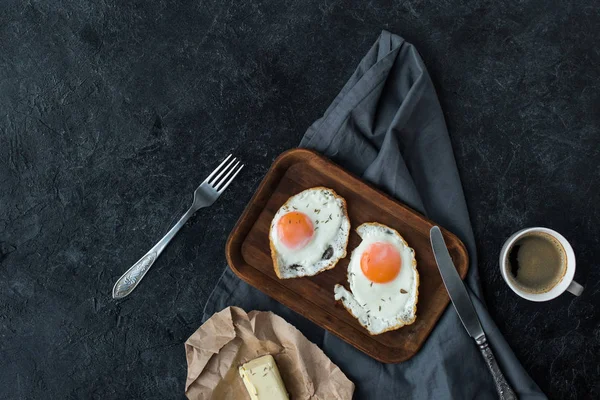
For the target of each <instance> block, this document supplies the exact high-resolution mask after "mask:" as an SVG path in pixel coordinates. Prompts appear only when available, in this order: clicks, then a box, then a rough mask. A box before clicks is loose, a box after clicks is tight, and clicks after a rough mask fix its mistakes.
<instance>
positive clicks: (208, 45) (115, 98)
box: [0, 0, 600, 399]
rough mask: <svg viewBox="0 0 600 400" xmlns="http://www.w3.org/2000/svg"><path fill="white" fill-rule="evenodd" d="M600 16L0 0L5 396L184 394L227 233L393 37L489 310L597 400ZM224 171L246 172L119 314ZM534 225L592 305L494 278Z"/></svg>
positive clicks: (338, 1)
mask: <svg viewBox="0 0 600 400" xmlns="http://www.w3.org/2000/svg"><path fill="white" fill-rule="evenodd" d="M596 4H597V2H596V1H594V0H588V1H546V0H537V1H467V0H460V1H444V0H432V1H419V0H416V1H396V2H392V1H387V2H376V1H370V2H367V1H360V0H358V1H342V0H331V1H313V0H299V1H295V2H291V1H290V2H285V3H284V2H281V1H257V2H249V1H239V0H208V1H194V2H182V1H173V0H163V1H151V2H146V1H117V0H105V1H91V0H78V1H59V0H41V1H36V0H31V1H28V2H24V1H19V0H8V1H7V0H4V1H2V2H1V3H0V398H3V399H5V398H8V399H33V398H40V399H41V398H49V399H71V398H86V399H87V398H93V399H100V398H101V399H125V398H131V399H133V398H136V399H137V398H145V399H166V398H181V397H182V393H183V387H184V382H185V373H186V363H185V356H184V347H183V342H184V341H185V339H186V338H187V337H188V336H189V335H190V334H191V333H192V332H193V331H194V330H195V329H196V328H197V327H198V325H199V324H200V320H201V316H202V308H203V305H204V302H205V300H206V298H207V296H208V295H209V293H210V291H211V289H212V287H213V285H214V284H215V282H216V280H217V279H218V277H219V275H220V273H221V271H222V269H223V267H224V265H225V260H224V255H223V247H224V243H225V239H226V236H227V234H228V232H229V231H230V229H231V228H232V227H233V225H234V223H235V221H236V219H237V217H238V216H239V215H240V213H241V212H242V210H243V208H244V206H245V204H246V203H247V202H248V200H249V198H250V196H251V195H252V192H253V190H254V189H255V188H256V186H257V184H258V182H259V181H260V179H261V178H262V176H263V175H264V173H265V172H266V170H267V168H268V166H269V165H270V163H271V162H272V160H273V159H274V158H275V157H276V156H277V155H278V154H279V153H280V152H282V151H284V150H286V149H288V148H290V147H293V146H295V145H296V144H297V143H298V142H299V140H300V138H301V136H302V134H303V132H304V130H305V129H306V128H307V127H308V125H309V124H310V123H311V122H312V121H313V120H315V119H316V118H318V117H319V116H320V114H321V113H322V112H323V111H324V110H325V108H326V107H327V106H328V104H329V103H330V101H331V100H332V99H333V98H334V96H335V95H336V94H337V92H338V90H339V89H340V88H341V87H342V85H343V84H344V82H345V81H346V79H347V78H348V77H349V76H350V74H351V73H352V72H353V70H354V68H355V66H356V65H357V63H358V62H359V61H360V59H361V57H362V56H363V54H364V53H365V52H366V51H367V50H368V49H369V47H370V46H371V44H372V43H373V42H374V41H375V39H376V38H377V36H378V35H379V32H380V30H381V29H382V28H386V29H389V30H391V31H392V32H394V33H398V34H400V35H403V36H404V37H405V38H406V39H407V40H409V41H410V42H412V43H414V44H415V45H416V46H417V47H418V49H419V50H420V52H421V54H422V56H423V58H424V60H425V62H426V64H427V65H428V67H429V70H430V73H431V75H432V77H433V79H434V82H435V84H436V87H437V90H438V93H439V97H440V101H441V103H442V106H443V108H444V111H445V115H446V118H447V122H448V125H449V129H450V132H451V136H452V142H453V144H454V148H455V153H456V158H457V161H458V165H459V169H460V172H461V175H462V179H463V185H464V188H465V192H466V196H467V200H468V204H469V207H470V211H471V218H472V221H473V225H474V230H475V234H476V237H477V244H478V247H479V256H480V269H481V277H482V285H483V289H484V293H485V298H486V300H487V302H488V304H489V307H490V309H491V312H492V315H493V316H494V317H495V318H496V321H497V323H498V325H499V326H500V328H501V329H502V331H503V332H504V334H505V335H506V338H507V340H508V341H509V343H510V344H511V345H512V346H513V349H514V350H515V352H516V354H517V355H518V356H519V358H520V359H521V361H522V362H523V364H524V366H525V368H526V369H527V370H528V371H529V373H530V374H531V375H532V377H533V378H534V379H535V380H536V382H537V383H538V384H539V386H540V387H541V388H542V389H543V390H544V391H545V392H546V393H548V395H549V397H550V398H554V399H575V398H597V397H598V396H600V387H599V384H598V382H600V325H599V321H600V306H599V300H600V283H599V280H600V272H599V263H598V258H599V252H598V249H599V247H598V241H599V239H600V233H599V231H598V225H599V224H600V211H599V210H600V209H599V207H598V204H599V203H600V189H599V187H598V178H599V176H600V151H599V144H600V138H599V133H600V132H599V130H600V129H599V128H600V113H599V111H600V94H599V82H600V68H599V65H600V52H599V50H598V49H599V47H598V45H597V42H598V39H599V36H600V10H599V8H598V7H597V6H596ZM229 152H235V153H236V154H237V155H239V156H241V157H242V158H243V159H244V160H245V161H246V163H247V168H246V169H245V172H244V173H243V174H242V175H241V176H240V178H239V179H238V180H237V182H235V184H234V185H233V187H232V188H231V189H229V190H228V192H227V193H226V194H225V196H224V197H223V198H222V199H221V200H220V201H219V202H218V203H217V204H216V205H215V206H213V207H212V208H210V209H206V210H203V211H200V212H199V213H198V214H197V216H195V217H194V218H193V219H192V220H191V221H190V222H189V223H188V225H187V226H186V227H184V229H183V230H182V231H181V232H180V234H179V235H178V236H177V237H176V238H175V239H174V241H173V242H172V244H171V245H170V247H168V248H167V250H166V251H165V252H164V253H163V255H162V256H161V258H160V259H159V260H158V262H157V263H156V264H155V266H154V268H153V269H152V270H151V272H150V273H149V275H148V276H147V277H146V278H145V280H144V282H143V284H142V286H141V287H140V288H139V289H138V290H137V291H136V292H135V293H134V295H133V296H131V297H130V298H128V299H126V300H125V301H120V302H116V301H113V300H112V299H111V298H110V292H111V288H112V285H113V283H114V281H115V279H116V278H117V277H118V276H119V275H120V274H121V273H122V272H124V271H125V270H126V269H127V268H128V267H129V266H130V265H131V264H133V263H134V262H135V261H136V260H137V259H138V258H139V257H140V256H141V255H142V254H143V253H144V252H145V251H146V250H147V249H149V248H150V247H151V246H152V245H153V244H154V243H155V242H156V241H157V240H158V239H159V238H160V237H161V236H162V235H163V234H164V233H165V232H166V231H167V230H168V228H169V227H170V225H172V224H173V223H174V222H175V221H176V219H177V218H178V217H179V216H180V214H182V213H183V211H184V210H185V209H186V207H187V206H188V204H189V203H190V201H191V193H192V191H193V190H194V188H195V187H196V185H197V184H198V183H199V182H200V181H201V180H202V179H203V178H204V177H205V175H206V174H207V172H209V171H210V170H211V169H212V168H213V167H214V166H215V163H216V161H217V160H218V159H219V158H221V157H222V156H224V155H225V154H227V153H229ZM434 156H435V155H432V157H434ZM530 225H546V226H549V227H551V228H555V229H557V230H558V231H560V232H562V233H563V234H564V235H565V236H566V237H567V238H568V239H570V240H571V241H572V243H573V247H574V248H575V251H576V253H577V257H578V263H579V265H578V270H577V273H576V278H577V280H578V281H579V282H581V283H582V284H584V285H586V290H585V292H584V293H583V295H582V296H581V297H580V298H574V297H572V296H571V295H569V294H565V295H563V296H561V297H560V298H558V299H556V300H554V301H550V302H548V303H544V304H536V303H529V302H526V301H525V300H521V299H520V298H518V297H517V296H516V295H514V294H513V293H512V292H511V291H510V290H509V289H508V288H507V286H506V285H505V284H504V283H503V281H502V278H501V276H500V273H499V270H498V266H497V257H498V253H499V249H500V247H501V245H502V243H503V241H504V239H505V238H506V237H507V236H508V235H509V234H510V233H512V232H513V231H515V230H518V229H519V228H522V227H525V226H530Z"/></svg>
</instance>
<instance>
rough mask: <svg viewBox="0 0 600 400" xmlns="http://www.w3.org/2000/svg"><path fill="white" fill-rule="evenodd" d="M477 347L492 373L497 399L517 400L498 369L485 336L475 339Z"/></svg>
mask: <svg viewBox="0 0 600 400" xmlns="http://www.w3.org/2000/svg"><path fill="white" fill-rule="evenodd" d="M475 341H476V342H477V345H478V346H479V350H480V351H481V354H482V355H483V359H484V360H485V363H486V364H487V366H488V368H489V369H490V372H491V373H492V377H493V378H494V383H495V384H496V391H498V397H499V398H500V400H517V395H516V394H515V392H514V391H513V390H512V388H511V387H510V385H509V384H508V382H506V379H505V378H504V375H503V374H502V371H500V367H499V366H498V363H497V362H496V358H495V357H494V353H492V349H491V348H490V346H489V344H488V341H487V338H486V337H485V335H482V336H481V337H479V338H477V339H475Z"/></svg>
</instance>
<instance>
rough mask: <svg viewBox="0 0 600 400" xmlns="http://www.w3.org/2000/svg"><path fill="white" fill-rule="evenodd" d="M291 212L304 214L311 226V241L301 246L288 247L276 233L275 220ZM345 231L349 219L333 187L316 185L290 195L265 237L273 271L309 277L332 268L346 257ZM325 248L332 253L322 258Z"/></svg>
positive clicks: (346, 241) (280, 275) (292, 275)
mask: <svg viewBox="0 0 600 400" xmlns="http://www.w3.org/2000/svg"><path fill="white" fill-rule="evenodd" d="M292 211H298V212H301V213H304V214H306V215H307V216H308V217H309V218H310V220H311V221H312V223H313V227H314V228H315V231H314V234H313V237H312V238H311V241H310V242H309V243H308V244H307V245H306V246H304V247H303V248H301V249H290V248H288V247H287V246H285V245H284V244H283V243H282V242H281V240H280V239H279V236H278V234H277V224H278V222H279V220H280V219H281V218H282V217H283V216H284V215H285V214H287V213H288V212H292ZM349 234H350V221H349V219H348V216H347V214H346V205H345V201H344V199H343V198H341V197H340V196H338V195H337V194H336V193H335V192H334V191H333V190H331V189H328V188H324V187H317V188H311V189H307V190H304V191H303V192H300V193H298V194H297V195H295V196H292V197H290V199H289V200H288V201H287V202H286V203H285V204H284V205H283V206H282V207H281V208H280V209H279V210H278V211H277V213H276V214H275V216H274V218H273V221H272V222H271V228H270V232H269V239H270V242H271V255H272V257H273V262H274V264H275V272H276V273H277V275H278V276H279V277H280V278H283V279H285V278H296V277H300V276H312V275H316V274H318V273H319V272H321V271H324V270H325V269H329V268H333V266H335V264H336V263H337V261H338V260H339V259H340V258H343V257H345V256H346V245H347V243H348V235H349ZM329 247H331V249H332V255H331V257H328V258H326V259H324V258H323V256H324V253H325V251H326V250H327V249H328V248H329Z"/></svg>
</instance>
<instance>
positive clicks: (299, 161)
mask: <svg viewBox="0 0 600 400" xmlns="http://www.w3.org/2000/svg"><path fill="white" fill-rule="evenodd" d="M315 186H326V187H329V188H332V189H333V190H335V191H336V192H337V193H338V194H339V195H341V196H342V197H344V198H345V199H346V202H347V205H348V215H349V217H350V224H351V233H350V239H349V241H348V249H347V254H348V255H347V257H346V258H345V259H342V260H340V262H338V264H337V266H336V267H335V268H333V269H331V270H328V271H325V272H322V273H320V274H318V275H316V276H313V277H304V278H296V279H278V278H277V276H276V275H275V272H274V271H273V263H272V260H271V254H270V249H269V227H270V224H271V220H272V219H273V216H274V215H275V213H276V212H277V210H278V209H279V207H281V206H282V205H283V203H285V201H286V200H287V199H288V198H289V197H291V196H293V195H295V194H297V193H299V192H301V191H302V190H304V189H308V188H311V187H315ZM364 222H380V223H383V224H385V225H388V226H390V227H392V228H394V229H396V230H397V231H398V232H399V233H400V234H401V235H402V236H403V237H404V238H405V239H406V241H407V242H408V244H409V246H411V247H412V248H413V249H415V252H416V258H417V270H418V271H419V276H420V285H419V299H418V304H417V320H416V321H415V323H414V324H412V325H409V326H405V327H403V328H400V329H398V330H396V331H391V332H386V333H383V334H381V335H376V336H371V335H369V333H368V331H367V330H366V329H364V328H363V327H362V326H361V325H360V324H359V323H358V321H357V320H356V319H355V318H354V317H352V316H351V315H350V314H349V313H348V312H347V311H346V309H345V308H344V307H343V306H342V305H341V304H340V303H338V302H336V301H335V300H334V298H333V287H334V285H335V284H336V283H339V284H342V285H344V286H345V287H348V282H347V277H346V271H347V266H348V261H349V259H350V254H351V253H352V250H353V249H354V248H355V247H356V246H358V244H359V243H360V237H359V236H358V235H357V234H356V232H355V231H354V229H355V228H356V227H357V226H359V225H360V224H362V223H364ZM433 225H434V223H433V222H431V221H430V220H428V219H427V218H425V217H424V216H422V215H421V214H419V213H417V212H415V211H413V210H411V209H410V208H408V207H407V206H405V205H403V204H401V203H399V202H398V201H396V200H394V199H392V198H391V197H389V196H387V195H385V194H384V193H382V192H380V191H378V190H376V189H374V188H372V187H370V186H369V185H367V184H366V183H364V182H363V181H361V180H360V179H358V178H357V177H355V176H353V175H351V174H350V173H348V172H346V171H345V170H343V169H342V168H341V167H339V166H337V165H336V164H334V163H333V162H331V161H329V160H327V159H325V158H324V157H322V156H321V155H319V154H317V153H315V152H313V151H309V150H304V149H294V150H289V151H287V152H285V153H283V154H282V155H281V156H279V157H278V158H277V160H275V162H274V163H273V165H272V166H271V169H270V170H269V172H268V173H267V175H266V176H265V178H264V179H263V181H262V183H261V184H260V186H259V188H258V190H257V191H256V193H255V194H254V197H253V198H252V200H251V201H250V204H248V206H247V207H246V210H245V211H244V213H243V214H242V216H241V217H240V219H239V221H238V222H237V224H236V226H235V227H234V228H233V231H232V232H231V234H230V235H229V239H228V241H227V246H226V256H227V261H228V263H229V266H230V267H231V269H232V270H233V271H234V272H235V273H236V275H237V276H239V277H240V278H241V279H243V280H244V281H246V282H248V283H249V284H250V285H252V286H254V287H256V288H257V289H259V290H261V291H262V292H264V293H266V294H267V295H269V296H271V297H273V298H274V299H275V300H277V301H279V302H281V303H282V304H284V305H286V306H287V307H289V308H291V309H292V310H294V311H296V312H297V313H299V314H301V315H302V316H304V317H306V318H308V319H309V320H311V321H313V322H314V323H316V324H317V325H320V326H321V327H323V328H325V329H327V330H328V331H330V332H332V333H333V334H335V335H337V336H339V337H340V338H342V339H343V340H345V341H346V342H348V343H350V344H351V345H353V346H354V347H356V348H358V349H360V350H362V351H363V352H365V353H366V354H368V355H370V356H371V357H373V358H375V359H377V360H379V361H381V362H386V363H397V362H402V361H405V360H408V359H409V358H410V357H412V356H413V355H415V354H416V353H417V351H418V350H419V349H420V348H421V346H422V345H423V343H424V342H425V340H426V339H427V337H428V336H429V333H430V332H431V330H432V329H433V327H434V326H435V324H436V322H437V321H438V319H439V318H440V316H441V315H442V313H443V312H444V310H445V308H446V306H447V305H448V302H449V298H448V293H447V292H446V288H445V287H444V284H443V282H442V278H441V276H440V273H439V271H438V268H437V265H436V263H435V260H434V257H433V252H432V250H431V245H430V242H429V230H430V228H431V227H432V226H433ZM442 232H443V235H444V239H445V241H446V244H447V245H448V249H449V250H450V255H451V256H452V259H453V261H454V264H455V265H456V269H457V270H458V273H459V275H460V276H461V278H463V279H464V277H465V275H466V274H467V270H468V268H469V256H468V254H467V250H466V248H465V246H464V245H463V243H462V242H461V241H460V240H459V239H458V238H457V237H456V236H455V235H453V234H452V233H450V232H448V231H446V230H444V229H442Z"/></svg>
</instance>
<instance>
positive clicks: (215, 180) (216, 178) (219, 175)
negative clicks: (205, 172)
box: [208, 157, 239, 187]
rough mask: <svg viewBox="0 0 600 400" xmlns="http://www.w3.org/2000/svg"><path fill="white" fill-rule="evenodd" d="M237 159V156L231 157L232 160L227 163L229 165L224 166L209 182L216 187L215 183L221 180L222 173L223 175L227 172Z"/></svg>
mask: <svg viewBox="0 0 600 400" xmlns="http://www.w3.org/2000/svg"><path fill="white" fill-rule="evenodd" d="M235 160H237V158H236V157H233V158H232V159H231V161H229V162H228V163H227V165H226V166H224V167H223V169H222V170H221V172H219V174H218V175H217V176H215V177H214V178H213V179H211V180H210V181H209V182H208V184H209V185H211V186H213V187H214V186H215V183H217V182H218V181H219V178H221V176H222V175H223V174H224V173H225V172H227V171H228V170H229V169H230V168H231V166H232V165H233V163H234V162H235ZM238 162H239V161H238Z"/></svg>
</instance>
